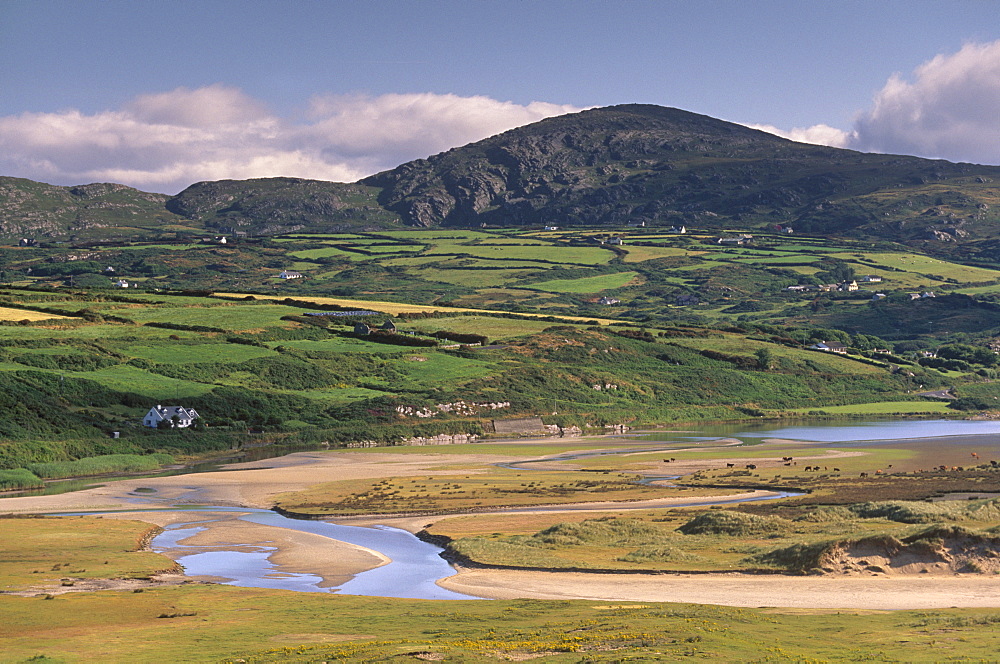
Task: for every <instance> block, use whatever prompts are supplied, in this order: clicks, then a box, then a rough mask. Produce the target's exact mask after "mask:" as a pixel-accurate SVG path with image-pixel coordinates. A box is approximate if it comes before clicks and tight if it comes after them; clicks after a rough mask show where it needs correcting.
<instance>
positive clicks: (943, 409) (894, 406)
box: [790, 401, 955, 415]
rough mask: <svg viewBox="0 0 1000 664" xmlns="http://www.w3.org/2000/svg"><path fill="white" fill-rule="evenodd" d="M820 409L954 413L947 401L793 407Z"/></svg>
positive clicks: (796, 410)
mask: <svg viewBox="0 0 1000 664" xmlns="http://www.w3.org/2000/svg"><path fill="white" fill-rule="evenodd" d="M816 410H820V411H822V412H824V413H829V414H830V415H910V414H919V413H942V414H944V413H954V412H955V411H953V410H950V409H949V408H948V402H947V401H883V402H879V403H861V404H852V405H850V406H822V407H812V408H792V409H790V412H793V413H808V412H810V411H816Z"/></svg>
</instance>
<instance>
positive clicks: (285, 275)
mask: <svg viewBox="0 0 1000 664" xmlns="http://www.w3.org/2000/svg"><path fill="white" fill-rule="evenodd" d="M278 277H280V278H281V279H301V278H302V273H301V272H295V271H294V270H282V271H281V274H279V275H278Z"/></svg>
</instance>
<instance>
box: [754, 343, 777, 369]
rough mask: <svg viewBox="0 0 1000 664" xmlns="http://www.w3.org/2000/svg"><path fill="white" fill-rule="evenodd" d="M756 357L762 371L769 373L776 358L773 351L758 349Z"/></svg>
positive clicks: (755, 353) (755, 352)
mask: <svg viewBox="0 0 1000 664" xmlns="http://www.w3.org/2000/svg"><path fill="white" fill-rule="evenodd" d="M754 356H755V357H756V358H757V366H758V367H760V370H761V371H767V370H768V369H770V368H771V362H772V360H773V359H774V356H773V355H772V354H771V351H770V350H769V349H767V348H758V349H757V350H756V351H754Z"/></svg>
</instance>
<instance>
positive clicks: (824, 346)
mask: <svg viewBox="0 0 1000 664" xmlns="http://www.w3.org/2000/svg"><path fill="white" fill-rule="evenodd" d="M809 348H810V349H812V350H821V351H823V352H825V353H838V354H840V355H847V346H845V345H844V344H842V343H838V342H836V341H829V342H828V341H821V342H819V343H818V344H813V345H812V346H809Z"/></svg>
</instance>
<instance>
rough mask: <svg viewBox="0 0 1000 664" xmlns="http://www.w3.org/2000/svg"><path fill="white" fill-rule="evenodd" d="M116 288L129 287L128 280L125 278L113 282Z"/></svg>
mask: <svg viewBox="0 0 1000 664" xmlns="http://www.w3.org/2000/svg"><path fill="white" fill-rule="evenodd" d="M111 285H112V286H114V287H115V288H128V282H127V281H125V280H124V279H119V280H118V281H116V282H114V283H112V284H111Z"/></svg>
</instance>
